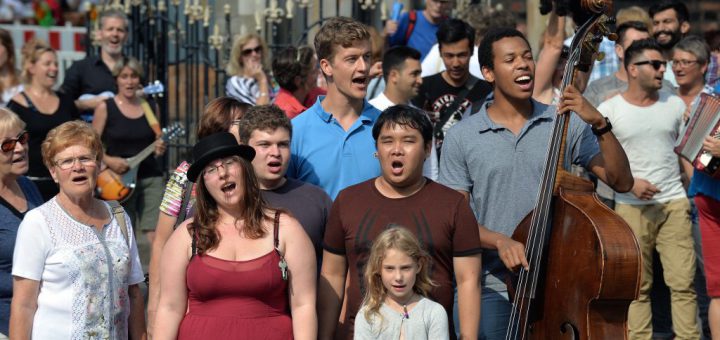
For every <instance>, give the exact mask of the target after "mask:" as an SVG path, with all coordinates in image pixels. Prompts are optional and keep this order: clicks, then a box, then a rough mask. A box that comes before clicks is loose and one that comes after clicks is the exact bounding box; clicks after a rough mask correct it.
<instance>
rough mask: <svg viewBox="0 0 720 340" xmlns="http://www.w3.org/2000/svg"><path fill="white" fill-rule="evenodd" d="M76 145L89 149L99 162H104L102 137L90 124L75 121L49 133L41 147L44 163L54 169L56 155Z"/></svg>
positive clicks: (63, 124)
mask: <svg viewBox="0 0 720 340" xmlns="http://www.w3.org/2000/svg"><path fill="white" fill-rule="evenodd" d="M74 145H81V146H84V147H87V148H88V149H90V151H92V152H94V153H95V155H96V156H95V157H96V159H97V161H98V162H99V161H102V157H103V147H102V141H101V140H100V135H99V134H98V133H97V132H95V130H94V129H93V128H92V126H90V124H88V123H86V122H83V121H79V120H73V121H70V122H65V123H62V124H60V125H59V126H57V127H56V128H54V129H52V130H50V132H48V134H47V137H45V140H44V141H43V142H42V146H41V149H42V157H43V163H45V166H46V167H48V168H50V167H52V166H53V165H54V164H55V161H54V160H53V158H55V155H57V154H58V153H60V152H62V151H63V150H65V149H67V148H69V147H71V146H74Z"/></svg>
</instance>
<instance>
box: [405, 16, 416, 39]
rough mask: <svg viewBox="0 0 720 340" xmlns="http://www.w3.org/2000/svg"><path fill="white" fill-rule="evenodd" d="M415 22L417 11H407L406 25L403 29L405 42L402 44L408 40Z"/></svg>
mask: <svg viewBox="0 0 720 340" xmlns="http://www.w3.org/2000/svg"><path fill="white" fill-rule="evenodd" d="M415 22H417V11H416V10H414V9H413V10H411V11H410V12H408V27H407V29H406V30H405V42H404V43H403V45H407V43H408V41H410V36H411V35H412V33H413V31H414V30H415Z"/></svg>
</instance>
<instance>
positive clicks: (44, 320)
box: [10, 121, 145, 339]
mask: <svg viewBox="0 0 720 340" xmlns="http://www.w3.org/2000/svg"><path fill="white" fill-rule="evenodd" d="M42 155H43V161H44V162H45V165H46V166H47V167H48V169H49V170H50V174H51V176H52V178H53V179H54V180H55V181H56V182H57V183H58V185H59V188H60V191H59V193H58V194H57V196H55V197H53V198H52V199H51V200H50V201H48V202H47V203H45V204H43V205H41V206H40V207H38V208H36V209H33V210H32V211H30V212H28V213H27V214H26V215H25V218H24V219H23V221H22V223H21V224H20V228H19V230H18V236H17V241H16V247H15V253H14V256H13V270H12V274H13V281H14V285H13V300H12V306H11V316H10V338H11V339H30V338H33V339H127V338H128V336H130V338H132V339H141V338H143V337H144V336H145V314H144V306H143V297H142V293H141V292H140V288H139V286H138V284H139V283H140V282H142V281H143V274H142V271H141V267H140V259H139V257H138V253H137V246H136V244H135V236H134V235H133V232H132V230H133V229H132V226H130V225H128V224H127V221H128V220H129V217H128V216H127V214H126V213H125V212H124V211H123V209H122V208H121V207H120V206H119V205H117V203H116V202H112V203H114V204H109V203H108V202H104V201H101V200H98V199H96V198H95V197H94V196H93V192H94V189H95V181H96V180H97V175H98V171H99V170H98V169H99V165H100V161H101V159H102V156H103V150H102V143H101V142H100V136H98V134H97V133H96V132H95V131H94V130H93V129H92V127H90V126H89V125H88V124H87V123H84V122H80V121H73V122H67V123H64V124H62V125H60V126H59V127H57V128H55V129H53V130H51V131H50V132H49V133H48V136H47V138H46V139H45V141H44V142H43V144H42Z"/></svg>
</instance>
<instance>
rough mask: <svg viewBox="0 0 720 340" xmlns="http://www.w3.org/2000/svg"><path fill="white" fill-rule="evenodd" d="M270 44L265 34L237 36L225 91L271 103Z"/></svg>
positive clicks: (245, 99)
mask: <svg viewBox="0 0 720 340" xmlns="http://www.w3.org/2000/svg"><path fill="white" fill-rule="evenodd" d="M267 53H268V52H267V46H266V45H265V41H263V39H262V37H260V36H259V35H257V34H254V33H250V34H246V35H243V36H241V37H240V38H238V39H236V40H235V43H234V44H233V47H232V52H230V62H228V66H227V74H229V75H231V76H232V77H231V78H230V79H228V81H227V84H225V93H226V94H227V95H228V96H230V97H233V98H237V99H238V100H239V101H241V102H244V103H250V104H252V105H264V104H269V103H270V101H271V100H272V99H273V98H274V97H275V91H274V90H273V87H272V85H271V80H270V76H268V75H267V73H266V72H265V59H266V58H267Z"/></svg>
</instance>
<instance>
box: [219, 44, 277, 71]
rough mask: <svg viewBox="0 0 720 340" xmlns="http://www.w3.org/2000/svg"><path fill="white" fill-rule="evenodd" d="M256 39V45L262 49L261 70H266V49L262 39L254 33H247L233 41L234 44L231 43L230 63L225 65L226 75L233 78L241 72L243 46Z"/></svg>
mask: <svg viewBox="0 0 720 340" xmlns="http://www.w3.org/2000/svg"><path fill="white" fill-rule="evenodd" d="M253 39H257V41H258V44H260V46H261V47H262V59H261V63H262V65H263V68H267V62H266V61H267V57H268V48H267V44H265V40H263V38H262V37H261V36H259V35H257V34H255V33H249V34H245V35H243V36H240V37H238V38H236V39H235V42H234V43H233V47H232V52H230V61H228V64H227V69H226V70H225V71H227V74H228V75H230V76H235V75H238V74H240V73H242V72H243V68H244V67H245V65H243V61H242V50H243V46H245V44H247V43H248V42H250V40H253Z"/></svg>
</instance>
